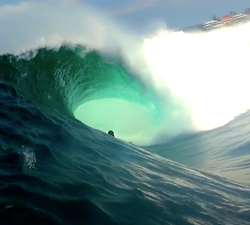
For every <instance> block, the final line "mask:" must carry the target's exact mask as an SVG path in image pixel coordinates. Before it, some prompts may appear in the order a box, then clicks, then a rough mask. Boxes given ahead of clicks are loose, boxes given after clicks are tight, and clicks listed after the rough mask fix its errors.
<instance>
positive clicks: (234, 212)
mask: <svg viewBox="0 0 250 225" xmlns="http://www.w3.org/2000/svg"><path fill="white" fill-rule="evenodd" d="M44 12H46V13H45V14H44ZM0 15H1V16H0V25H4V26H1V27H3V28H4V29H1V30H0V35H1V39H0V43H1V46H3V47H2V48H1V50H0V51H1V55H0V106H1V107H0V178H1V179H0V192H1V198H0V206H1V207H0V216H1V224H15V223H16V224H34V223H35V224H45V223H50V224H150V225H152V224H176V225H179V224H194V225H195V224H235V225H238V224H249V221H250V211H249V209H250V189H249V183H248V182H247V181H248V180H249V173H248V170H249V151H248V149H249V138H248V133H249V127H248V125H247V124H248V123H247V121H248V120H249V112H246V113H245V114H241V113H242V112H244V111H247V110H248V109H249V101H248V99H247V96H248V95H247V93H248V89H247V88H246V87H247V86H245V85H247V77H248V76H247V74H248V67H247V57H246V52H247V51H248V50H249V42H248V40H249V35H248V34H249V33H247V30H248V28H249V24H244V25H240V26H238V27H233V28H230V29H223V30H218V31H215V32H211V33H206V34H204V33H199V34H186V33H183V32H173V31H168V30H164V31H162V32H161V33H160V34H159V33H157V34H155V35H154V37H153V38H146V39H143V40H141V39H139V38H137V37H136V35H135V34H132V33H130V34H129V32H128V31H127V32H125V31H126V30H125V29H124V28H122V27H120V26H117V25H115V24H114V23H111V22H110V20H109V19H108V18H106V17H105V16H104V15H102V13H101V12H97V11H96V10H94V9H92V8H91V7H89V6H86V5H83V4H81V3H79V2H67V1H63V2H60V3H58V2H53V3H51V2H44V3H34V2H26V3H21V4H19V5H16V6H3V7H1V8H0ZM30 17H32V18H34V20H30V19H28V18H30ZM13 21H19V25H22V26H18V27H22V30H19V29H9V28H10V27H11V26H10V25H11V24H14V23H13ZM51 21H53V23H51ZM62 22H63V23H62ZM12 28H13V27H12ZM17 34H18V36H20V38H18V39H17V38H16V37H17ZM20 34H23V35H20ZM128 34H129V35H128ZM242 34H245V35H242ZM212 37H213V38H212ZM225 37H226V40H227V41H225ZM206 41H208V42H206ZM207 43H210V45H209V46H208V45H206V44H207ZM229 45H230V48H227V47H228V46H229ZM211 46H212V47H213V48H214V49H216V50H217V51H218V54H215V55H214V56H213V57H211V55H210V54H212V53H214V51H211V49H212V47H211ZM201 47H202V48H201ZM229 52H230V53H231V55H230V56H228V54H229ZM208 53H210V54H208ZM201 56H202V57H201ZM212 58H213V60H212ZM211 60H212V61H211ZM194 61H195V63H194ZM226 63H227V64H226ZM208 64H209V65H208ZM225 65H227V66H225ZM221 74H223V76H222V75H221ZM207 84H209V88H206V85H207ZM232 89H233V90H234V92H233V94H231V92H232ZM236 103H237V104H236ZM224 109H225V110H224ZM239 114H241V115H240V116H238V117H237V118H236V119H234V116H237V115H239ZM229 121H231V122H229ZM228 122H229V123H228ZM212 128H216V129H212ZM109 129H112V130H114V131H115V135H116V137H117V138H113V137H111V136H109V135H108V134H107V133H106V132H107V131H108V130H109ZM204 129H205V130H207V131H200V130H204ZM208 129H210V130H208ZM129 142H133V144H132V143H129ZM135 144H136V145H135ZM139 144H140V145H141V146H142V145H143V146H146V147H143V148H142V147H140V146H139ZM153 144H155V145H153Z"/></svg>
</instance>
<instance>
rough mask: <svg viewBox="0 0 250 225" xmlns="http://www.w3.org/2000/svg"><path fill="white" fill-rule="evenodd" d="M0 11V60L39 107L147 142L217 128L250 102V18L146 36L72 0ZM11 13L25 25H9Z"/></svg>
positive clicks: (1, 9) (163, 31)
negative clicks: (221, 25)
mask: <svg viewBox="0 0 250 225" xmlns="http://www.w3.org/2000/svg"><path fill="white" fill-rule="evenodd" d="M45 11H46V12H47V14H43V13H41V12H45ZM71 11H73V12H74V14H72V13H70V12H71ZM0 13H1V15H3V16H2V17H1V20H0V24H4V25H5V27H6V29H5V30H1V37H2V38H1V46H4V47H3V48H2V49H1V53H2V54H3V53H11V54H12V55H3V56H2V58H1V60H2V61H3V62H2V63H5V62H4V60H7V65H5V66H7V67H13V68H12V69H13V71H16V72H13V71H12V73H15V75H14V76H15V77H16V79H15V82H16V87H17V89H18V90H19V91H20V92H21V93H22V94H25V95H26V97H27V95H28V97H29V99H30V100H34V101H35V102H36V103H38V104H40V106H41V107H42V104H46V107H42V108H43V109H45V108H46V109H48V108H49V109H51V107H52V109H54V110H59V111H62V112H63V113H66V114H69V115H71V116H75V117H76V118H78V119H80V120H81V121H83V122H84V123H86V124H88V125H90V126H92V127H94V128H98V129H101V130H103V131H105V132H106V131H107V130H109V129H114V130H115V131H116V133H117V136H118V137H120V138H121V139H124V140H127V141H132V142H133V143H137V144H143V145H148V144H153V143H161V142H165V141H166V139H168V138H169V137H172V136H175V135H177V134H180V133H183V132H190V131H195V130H206V129H213V128H216V127H219V126H222V125H224V124H226V123H227V122H229V121H230V120H232V119H233V118H234V117H235V116H237V115H239V114H241V113H243V112H245V111H246V110H247V109H249V101H248V100H247V96H248V94H249V93H248V92H249V91H248V88H247V83H248V76H247V73H246V71H247V70H248V62H247V54H248V50H249V40H250V37H249V35H248V33H247V30H248V29H249V24H244V25H240V26H238V27H233V28H225V29H221V30H216V31H212V32H206V33H194V34H187V33H183V32H181V31H170V30H161V31H160V32H158V33H155V34H154V35H153V37H150V38H149V37H145V38H143V39H142V38H141V37H139V36H138V35H137V34H135V33H131V32H129V31H128V30H126V29H125V28H122V27H121V26H118V25H116V24H115V23H113V22H110V21H111V19H110V18H107V16H105V15H104V14H102V13H100V11H98V10H96V9H95V10H94V9H92V8H91V7H90V6H88V5H86V4H81V3H77V2H69V1H64V2H63V3H60V4H58V2H54V3H48V2H45V3H34V2H25V3H21V4H19V5H15V6H3V7H1V8H0ZM28 15H29V16H28ZM31 15H34V18H35V19H34V20H30V19H28V17H29V18H30V16H31ZM14 20H15V21H16V20H18V21H19V23H21V24H24V26H19V27H22V30H19V29H11V30H10V27H11V26H10V25H8V24H10V23H11V22H12V21H14ZM50 21H53V23H51V22H50ZM90 21H91V22H90ZM6 24H7V25H6ZM20 32H21V34H22V35H20V36H21V37H20V38H19V39H18V40H16V39H15V37H16V35H17V34H18V33H20ZM151 35H152V34H151ZM6 57H7V58H6ZM58 59H59V60H58ZM27 71H28V72H27ZM17 77H18V78H17ZM4 82H5V81H4ZM27 90H28V91H27ZM232 90H233V91H232ZM48 106H49V107H48ZM93 111H94V112H95V114H93V113H92V112H93Z"/></svg>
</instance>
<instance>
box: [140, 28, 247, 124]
mask: <svg viewBox="0 0 250 225" xmlns="http://www.w3.org/2000/svg"><path fill="white" fill-rule="evenodd" d="M144 50H145V55H146V57H147V60H148V64H149V65H150V66H151V70H152V72H153V73H154V75H155V80H156V81H157V80H158V79H160V78H161V79H163V80H164V81H165V82H166V84H167V85H168V87H169V88H170V89H171V91H172V93H173V94H174V95H175V96H179V97H180V98H181V99H183V101H184V102H185V104H186V105H187V106H188V108H189V110H190V112H191V115H192V118H193V121H194V124H195V126H196V128H198V129H212V128H215V127H218V126H221V125H223V124H225V123H227V122H228V121H230V120H232V119H233V118H234V117H235V116H237V115H239V114H241V113H243V112H244V111H246V110H248V109H249V108H250V102H249V94H250V89H249V87H248V84H249V79H250V78H249V62H248V58H249V50H250V24H249V23H248V24H245V25H241V26H238V27H234V28H225V29H221V30H215V31H213V32H208V33H196V34H188V33H183V32H169V31H162V32H161V33H159V34H158V35H156V36H155V37H154V38H151V39H145V41H144ZM158 86H159V87H160V86H161V84H160V83H159V82H158Z"/></svg>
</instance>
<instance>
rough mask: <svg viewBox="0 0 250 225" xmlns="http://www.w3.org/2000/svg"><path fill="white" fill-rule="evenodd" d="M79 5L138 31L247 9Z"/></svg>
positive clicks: (173, 2)
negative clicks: (101, 12) (97, 9)
mask: <svg viewBox="0 0 250 225" xmlns="http://www.w3.org/2000/svg"><path fill="white" fill-rule="evenodd" d="M36 1H37V0H36ZM72 1H73V0H72ZM19 2H22V1H21V0H9V1H1V2H0V6H2V5H5V4H17V3H19ZM79 2H81V1H80V0H79ZM83 2H84V3H89V4H90V5H93V6H94V7H96V8H99V9H101V10H102V11H104V12H105V13H107V14H108V15H109V16H111V17H112V18H114V19H115V20H116V21H118V22H119V23H121V24H123V25H125V26H128V27H130V28H132V29H136V30H139V31H140V30H141V31H143V30H144V28H145V27H147V29H148V28H150V27H152V28H153V27H154V26H156V25H160V24H165V25H166V26H168V27H170V28H177V29H180V28H185V27H188V26H192V25H196V24H199V23H202V22H206V21H208V20H210V19H212V17H213V15H216V16H218V17H221V16H224V15H226V14H228V13H229V12H231V11H235V12H244V11H245V9H247V8H250V2H249V1H246V0H237V1H236V0H210V1H205V0H85V1H83Z"/></svg>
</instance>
